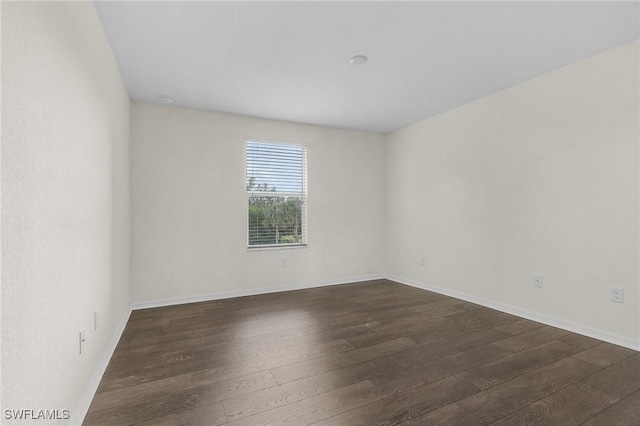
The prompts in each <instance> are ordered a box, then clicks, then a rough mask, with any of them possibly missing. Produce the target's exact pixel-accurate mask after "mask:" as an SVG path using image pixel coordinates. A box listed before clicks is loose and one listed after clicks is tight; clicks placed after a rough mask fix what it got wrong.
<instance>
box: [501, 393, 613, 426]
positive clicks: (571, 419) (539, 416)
mask: <svg viewBox="0 0 640 426" xmlns="http://www.w3.org/2000/svg"><path fill="white" fill-rule="evenodd" d="M618 400H619V398H617V397H615V396H613V395H609V394H608V393H605V392H602V391H601V390H599V389H596V388H593V387H591V386H588V385H585V384H584V383H580V382H578V383H575V384H573V385H571V386H569V387H566V388H564V389H562V390H560V391H558V392H556V393H554V394H552V395H550V396H548V397H546V398H544V399H542V400H540V401H538V402H535V403H533V404H531V405H529V406H527V407H525V408H523V409H521V410H519V411H517V412H515V413H513V414H511V415H509V416H507V417H505V418H503V419H501V420H498V421H497V422H495V423H493V425H495V426H507V425H536V426H546V425H548V426H570V425H579V424H580V423H582V422H584V421H585V420H587V419H589V418H590V417H592V416H593V415H595V414H597V413H599V412H600V411H602V410H604V409H605V408H607V407H609V406H610V405H613V404H614V403H616V402H617V401H618Z"/></svg>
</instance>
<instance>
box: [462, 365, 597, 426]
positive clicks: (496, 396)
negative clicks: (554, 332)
mask: <svg viewBox="0 0 640 426" xmlns="http://www.w3.org/2000/svg"><path fill="white" fill-rule="evenodd" d="M596 371H598V368H597V367H595V366H594V365H591V364H588V363H586V362H583V361H578V360H576V359H574V358H571V357H567V358H563V359H561V360H560V361H556V362H554V363H551V364H548V365H546V366H544V367H541V368H538V369H537V370H534V371H531V372H529V373H526V374H523V375H522V376H519V377H516V378H515V379H513V380H509V381H507V382H505V383H502V384H499V385H497V386H494V387H492V388H489V389H487V390H485V391H482V392H480V393H477V394H475V395H472V396H470V397H468V398H465V399H463V400H461V401H458V403H459V404H460V405H461V406H463V407H464V408H466V409H467V410H469V411H470V412H472V413H474V414H475V415H476V416H477V417H479V418H481V419H482V420H483V421H485V422H487V423H491V422H494V421H496V420H499V419H501V418H503V417H505V416H508V415H509V414H511V413H514V412H516V411H517V410H519V409H521V408H523V407H526V406H527V405H529V404H531V403H533V402H536V401H537V400H539V399H542V398H545V397H546V396H548V395H550V394H552V393H553V392H556V391H558V390H560V389H562V388H564V387H566V386H568V385H570V384H572V383H575V382H577V381H579V380H581V379H583V378H585V377H587V376H589V375H591V374H593V373H594V372H596Z"/></svg>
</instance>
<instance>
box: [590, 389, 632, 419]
mask: <svg viewBox="0 0 640 426" xmlns="http://www.w3.org/2000/svg"><path fill="white" fill-rule="evenodd" d="M583 425H584V426H612V425H640V391H635V392H634V393H632V394H631V395H629V396H627V397H625V398H624V399H622V400H620V401H618V402H616V403H615V404H613V405H611V406H610V407H609V408H607V409H605V410H604V411H601V412H600V413H598V414H597V415H595V416H594V417H592V418H590V419H589V420H587V421H586V422H585V423H583Z"/></svg>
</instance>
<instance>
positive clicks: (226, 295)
mask: <svg viewBox="0 0 640 426" xmlns="http://www.w3.org/2000/svg"><path fill="white" fill-rule="evenodd" d="M383 278H385V276H384V275H360V276H356V277H349V278H340V279H335V280H325V281H313V282H306V283H298V284H291V285H286V286H279V287H263V288H256V289H248V290H234V291H227V292H222V293H210V294H203V295H199V296H190V297H179V298H173V299H159V300H151V301H148V302H134V303H132V304H131V305H130V307H131V310H134V311H135V310H138V309H148V308H159V307H161V306H171V305H182V304H185V303H195V302H207V301H209V300H220V299H230V298H232V297H242V296H255V295H259V294H268V293H279V292H281V291H291V290H303V289H306V288H315V287H327V286H331V285H340V284H349V283H355V282H362V281H371V280H380V279H383Z"/></svg>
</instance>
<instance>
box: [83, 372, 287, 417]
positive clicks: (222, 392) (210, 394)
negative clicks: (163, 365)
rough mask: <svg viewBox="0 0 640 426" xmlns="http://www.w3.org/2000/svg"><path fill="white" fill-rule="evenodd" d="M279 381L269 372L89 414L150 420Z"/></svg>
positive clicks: (170, 392) (134, 401)
mask: <svg viewBox="0 0 640 426" xmlns="http://www.w3.org/2000/svg"><path fill="white" fill-rule="evenodd" d="M275 384H276V382H275V380H274V379H273V376H271V374H270V373H269V372H268V371H265V372H261V373H256V374H252V375H248V376H244V377H239V378H235V379H231V380H226V381H223V382H217V383H213V384H209V385H205V386H197V387H190V388H188V389H185V390H181V391H169V392H166V393H164V394H161V395H156V397H155V398H153V399H145V400H144V401H140V400H133V402H129V403H127V404H123V405H119V406H117V407H113V408H108V409H104V410H98V411H92V412H90V413H89V414H88V415H87V419H88V420H87V423H88V424H92V423H93V422H97V423H111V424H121V425H129V424H135V423H137V422H140V421H146V420H149V419H154V418H161V417H165V416H172V415H176V414H179V413H182V412H184V411H188V410H191V409H192V408H195V407H198V406H201V405H207V404H211V403H213V402H218V401H221V400H223V399H227V398H231V397H234V396H237V395H243V394H245V393H249V392H252V391H255V390H258V389H263V388H267V387H270V386H273V385H275ZM222 408H223V407H222Z"/></svg>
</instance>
